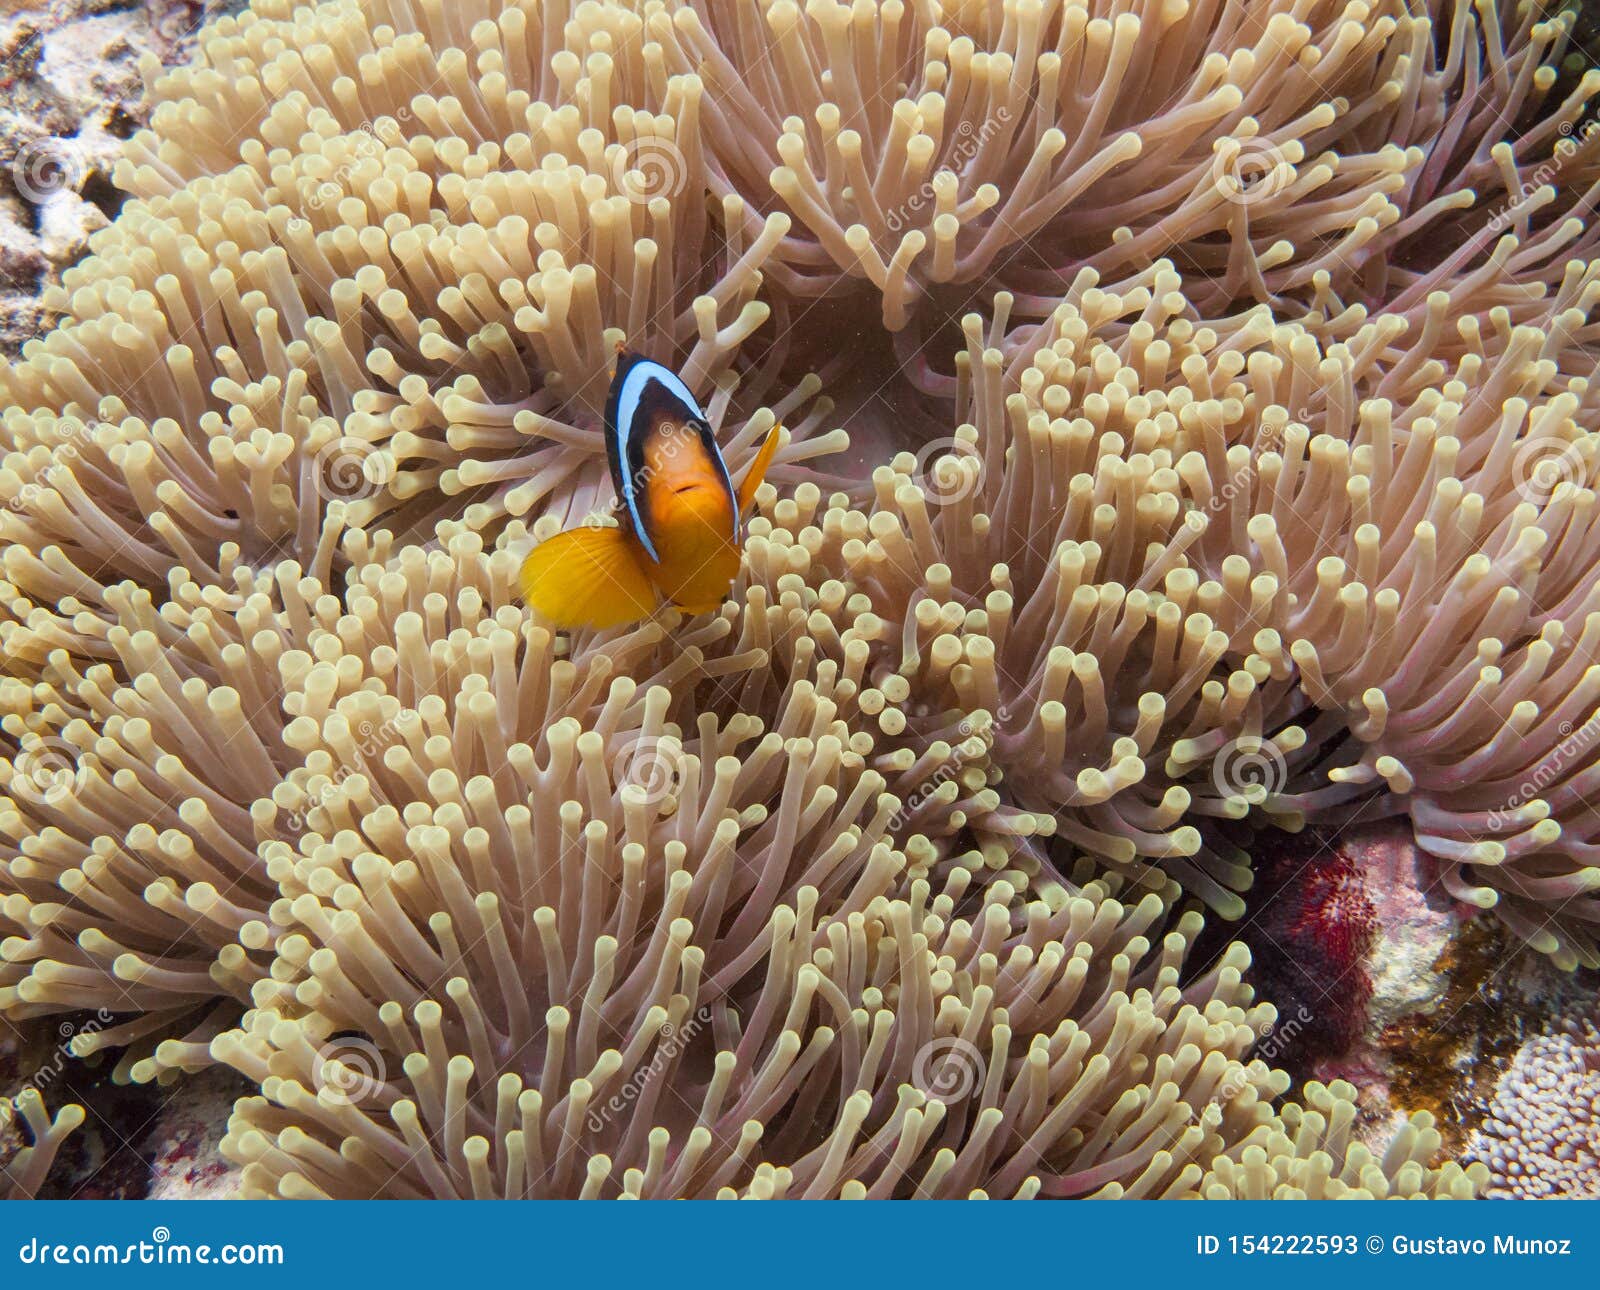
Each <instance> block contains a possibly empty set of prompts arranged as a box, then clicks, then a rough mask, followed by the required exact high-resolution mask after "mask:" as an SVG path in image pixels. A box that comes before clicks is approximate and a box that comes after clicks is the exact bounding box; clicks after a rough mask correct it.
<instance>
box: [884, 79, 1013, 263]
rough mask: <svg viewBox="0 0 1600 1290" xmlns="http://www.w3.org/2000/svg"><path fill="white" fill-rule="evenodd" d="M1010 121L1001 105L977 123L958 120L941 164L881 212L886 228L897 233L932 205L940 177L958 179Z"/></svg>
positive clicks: (1008, 112) (952, 180)
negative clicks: (953, 140) (897, 201)
mask: <svg viewBox="0 0 1600 1290" xmlns="http://www.w3.org/2000/svg"><path fill="white" fill-rule="evenodd" d="M1010 120H1011V109H1010V108H1006V107H1001V108H996V109H995V111H994V113H993V114H992V115H990V116H988V117H985V118H984V120H983V122H982V124H981V125H978V126H974V125H973V124H972V122H971V121H962V122H960V123H959V124H958V125H957V126H956V135H955V146H954V147H952V148H951V149H950V155H949V156H948V157H946V158H945V160H944V164H943V165H941V166H940V167H939V169H938V170H936V171H934V173H933V174H932V175H930V176H929V177H928V178H927V179H925V180H923V182H922V183H921V184H919V185H918V186H917V188H916V189H915V190H914V191H913V192H912V194H911V196H909V197H908V198H906V200H905V201H903V202H901V203H900V205H898V206H896V207H894V208H892V209H891V210H888V211H885V212H884V223H885V224H886V225H887V226H888V229H889V231H890V232H891V233H898V232H899V231H900V230H901V229H903V228H905V227H906V225H908V224H910V223H912V222H913V221H914V220H915V219H916V217H917V216H919V215H920V214H921V213H922V211H923V209H924V208H925V207H927V206H930V205H932V204H933V202H934V201H935V199H936V198H937V197H938V190H937V187H936V185H937V183H938V181H939V180H940V178H941V177H942V176H945V175H948V176H949V177H950V180H951V182H953V183H954V182H958V181H959V179H960V172H961V171H962V169H964V168H965V167H966V166H967V165H968V163H970V162H971V161H972V159H973V158H974V157H976V156H977V155H978V153H979V152H980V151H981V150H982V148H983V145H984V144H986V143H988V142H989V140H990V139H992V138H993V137H994V135H995V133H996V132H997V131H998V130H999V129H1000V127H1001V126H1003V125H1006V124H1008V123H1009V122H1010Z"/></svg>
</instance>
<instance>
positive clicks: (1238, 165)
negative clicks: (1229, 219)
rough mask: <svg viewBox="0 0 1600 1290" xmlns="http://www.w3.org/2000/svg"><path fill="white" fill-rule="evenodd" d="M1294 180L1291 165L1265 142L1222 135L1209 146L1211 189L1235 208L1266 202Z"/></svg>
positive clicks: (1272, 146) (1264, 140) (1281, 150)
mask: <svg viewBox="0 0 1600 1290" xmlns="http://www.w3.org/2000/svg"><path fill="white" fill-rule="evenodd" d="M1294 178H1295V169H1294V164H1293V163H1292V162H1291V161H1290V160H1289V158H1288V157H1287V156H1285V155H1284V152H1283V149H1282V148H1281V147H1279V146H1278V145H1277V144H1275V143H1273V142H1272V141H1271V140H1269V139H1263V138H1259V137H1254V136H1253V137H1251V138H1247V139H1236V138H1233V137H1232V136H1225V137H1223V138H1221V139H1218V140H1217V141H1216V142H1215V143H1214V144H1213V145H1212V157H1211V183H1212V186H1213V187H1214V188H1215V189H1216V190H1217V192H1219V193H1221V194H1222V198H1223V200H1224V201H1227V202H1231V203H1232V204H1233V205H1235V206H1251V205H1254V204H1255V203H1256V202H1262V201H1270V200H1271V199H1272V198H1274V197H1277V196H1279V195H1280V194H1281V193H1283V192H1284V191H1286V190H1287V189H1288V187H1289V185H1290V184H1292V183H1293V182H1294Z"/></svg>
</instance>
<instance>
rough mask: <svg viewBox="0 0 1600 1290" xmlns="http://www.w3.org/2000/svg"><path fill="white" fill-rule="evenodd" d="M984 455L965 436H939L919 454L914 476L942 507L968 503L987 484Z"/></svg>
mask: <svg viewBox="0 0 1600 1290" xmlns="http://www.w3.org/2000/svg"><path fill="white" fill-rule="evenodd" d="M983 476H984V464H983V455H982V454H981V453H980V452H979V451H978V446H977V445H976V444H974V443H969V442H968V441H967V440H966V439H961V438H955V437H950V438H944V439H935V440H934V441H933V442H932V443H930V444H926V445H924V447H923V448H922V451H921V452H919V453H917V464H916V467H915V469H914V471H913V473H912V478H913V479H914V480H915V481H916V483H917V486H918V487H919V488H920V489H922V492H923V494H924V495H925V496H926V497H928V498H930V499H932V500H933V501H935V502H937V503H938V504H939V505H940V506H953V505H955V504H956V503H957V502H964V501H966V500H967V499H968V498H969V497H972V496H973V495H974V494H976V493H977V492H978V490H979V489H981V488H982V487H983Z"/></svg>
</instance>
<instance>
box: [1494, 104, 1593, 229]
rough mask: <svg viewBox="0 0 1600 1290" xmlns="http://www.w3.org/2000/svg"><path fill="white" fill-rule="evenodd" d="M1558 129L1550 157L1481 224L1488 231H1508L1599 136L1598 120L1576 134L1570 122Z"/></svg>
mask: <svg viewBox="0 0 1600 1290" xmlns="http://www.w3.org/2000/svg"><path fill="white" fill-rule="evenodd" d="M1558 129H1559V131H1560V133H1561V138H1559V139H1557V140H1556V146H1555V147H1554V148H1553V149H1551V154H1550V156H1549V158H1548V159H1546V160H1545V161H1542V162H1540V163H1539V164H1538V165H1537V166H1535V167H1534V168H1533V169H1532V170H1531V171H1529V172H1528V177H1527V178H1526V179H1524V180H1522V182H1521V183H1519V184H1518V185H1517V187H1516V188H1515V189H1514V190H1512V191H1511V192H1510V193H1509V194H1508V196H1509V198H1510V200H1509V201H1507V202H1506V204H1505V205H1504V206H1500V207H1498V208H1497V209H1496V210H1495V211H1494V213H1493V214H1492V215H1490V216H1489V220H1488V223H1487V224H1485V225H1484V227H1485V228H1486V229H1488V230H1489V232H1491V233H1501V232H1504V231H1505V230H1506V229H1507V228H1509V227H1510V226H1511V221H1512V220H1513V219H1515V218H1516V214H1517V212H1518V211H1519V210H1521V209H1522V208H1523V207H1524V206H1526V205H1527V204H1528V202H1529V201H1531V200H1532V199H1533V197H1534V195H1535V194H1536V193H1538V191H1539V190H1540V189H1541V188H1544V187H1545V186H1546V185H1548V184H1550V183H1551V182H1552V181H1554V180H1555V178H1556V177H1557V176H1558V175H1559V174H1560V173H1561V172H1562V170H1563V169H1565V168H1566V165H1567V162H1569V161H1570V160H1572V158H1573V157H1575V156H1577V155H1578V150H1579V149H1580V148H1582V147H1583V145H1584V144H1586V143H1588V142H1589V141H1590V140H1591V139H1593V138H1594V137H1595V135H1596V134H1600V121H1596V120H1592V119H1591V120H1588V121H1585V122H1584V123H1583V127H1582V128H1581V129H1577V130H1576V131H1575V129H1574V126H1573V123H1572V122H1571V121H1563V122H1562V123H1561V125H1560V126H1559V127H1558ZM1575 135H1576V137H1574V136H1575ZM1519 174H1520V172H1519Z"/></svg>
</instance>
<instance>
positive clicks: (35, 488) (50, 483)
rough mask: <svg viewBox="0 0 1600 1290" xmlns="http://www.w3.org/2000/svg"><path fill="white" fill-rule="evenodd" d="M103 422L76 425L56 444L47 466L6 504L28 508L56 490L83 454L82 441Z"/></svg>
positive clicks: (14, 507)
mask: <svg viewBox="0 0 1600 1290" xmlns="http://www.w3.org/2000/svg"><path fill="white" fill-rule="evenodd" d="M103 424H104V423H103V422H100V421H83V422H79V423H78V424H77V425H76V426H74V427H73V429H72V432H71V434H69V435H68V436H67V438H66V439H64V440H63V441H62V442H60V443H58V444H56V445H55V447H54V449H53V450H52V452H51V454H50V461H49V462H48V463H47V464H46V465H45V467H44V468H43V469H42V470H40V472H39V473H38V474H37V475H35V476H34V477H33V478H32V479H30V480H29V481H28V482H27V483H25V484H24V485H23V486H22V487H21V488H19V489H18V490H17V494H16V496H15V497H13V498H12V499H11V500H10V501H9V502H7V503H6V505H7V506H9V507H10V508H11V509H12V510H14V511H21V510H26V509H27V508H28V507H30V506H32V505H33V504H34V503H35V502H37V501H38V500H39V498H40V497H42V496H44V494H46V493H48V492H51V491H54V490H55V488H56V485H57V482H58V481H59V480H60V478H61V477H62V476H63V475H71V474H72V466H73V463H74V462H75V461H77V460H78V458H79V456H80V455H81V454H80V452H79V447H78V445H79V443H80V441H81V442H87V440H88V439H89V438H90V437H91V436H92V435H93V434H94V432H95V431H96V430H97V429H98V428H99V427H100V426H101V425H103Z"/></svg>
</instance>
